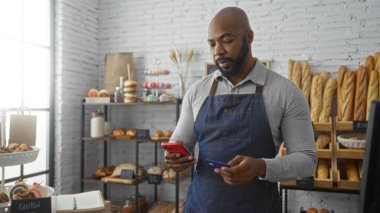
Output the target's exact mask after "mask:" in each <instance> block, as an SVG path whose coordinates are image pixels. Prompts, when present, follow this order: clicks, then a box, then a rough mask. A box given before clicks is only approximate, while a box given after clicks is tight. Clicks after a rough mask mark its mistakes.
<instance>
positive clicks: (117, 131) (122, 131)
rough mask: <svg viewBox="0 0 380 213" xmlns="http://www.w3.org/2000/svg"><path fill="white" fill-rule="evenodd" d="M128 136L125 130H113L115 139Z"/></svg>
mask: <svg viewBox="0 0 380 213" xmlns="http://www.w3.org/2000/svg"><path fill="white" fill-rule="evenodd" d="M125 134H126V131H125V129H124V128H116V129H114V130H113V132H112V135H113V136H115V137H121V136H124V135H125Z"/></svg>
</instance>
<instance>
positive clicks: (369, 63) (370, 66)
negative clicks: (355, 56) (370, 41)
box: [364, 55, 375, 70]
mask: <svg viewBox="0 0 380 213" xmlns="http://www.w3.org/2000/svg"><path fill="white" fill-rule="evenodd" d="M364 67H365V68H366V69H367V70H375V58H374V57H373V56H372V55H369V56H367V58H366V60H365V66H364Z"/></svg>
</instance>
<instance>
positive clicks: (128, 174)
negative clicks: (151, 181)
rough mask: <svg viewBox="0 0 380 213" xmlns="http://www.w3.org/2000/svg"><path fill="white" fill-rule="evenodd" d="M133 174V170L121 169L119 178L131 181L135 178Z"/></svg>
mask: <svg viewBox="0 0 380 213" xmlns="http://www.w3.org/2000/svg"><path fill="white" fill-rule="evenodd" d="M134 173H135V171H134V170H130V169H123V170H121V174H120V178H123V179H130V180H132V179H134V177H135V174H134Z"/></svg>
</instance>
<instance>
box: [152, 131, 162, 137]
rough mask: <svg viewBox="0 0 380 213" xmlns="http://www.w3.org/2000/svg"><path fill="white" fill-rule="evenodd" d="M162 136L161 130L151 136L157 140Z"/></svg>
mask: <svg viewBox="0 0 380 213" xmlns="http://www.w3.org/2000/svg"><path fill="white" fill-rule="evenodd" d="M163 135H164V133H163V132H162V131H161V130H157V131H155V132H154V134H153V136H154V137H157V138H160V137H162V136H163Z"/></svg>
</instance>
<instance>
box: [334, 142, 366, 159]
mask: <svg viewBox="0 0 380 213" xmlns="http://www.w3.org/2000/svg"><path fill="white" fill-rule="evenodd" d="M336 147H337V153H336V157H337V158H348V159H364V151H365V150H364V149H347V148H345V147H343V146H342V144H340V143H338V142H336Z"/></svg>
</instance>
